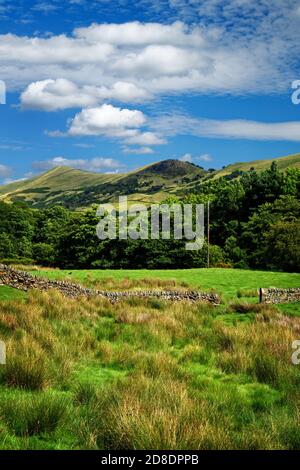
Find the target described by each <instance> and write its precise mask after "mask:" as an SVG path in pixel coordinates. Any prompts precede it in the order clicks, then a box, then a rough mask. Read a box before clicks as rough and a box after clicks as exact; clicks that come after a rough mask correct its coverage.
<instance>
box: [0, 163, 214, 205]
mask: <svg viewBox="0 0 300 470" xmlns="http://www.w3.org/2000/svg"><path fill="white" fill-rule="evenodd" d="M206 174H207V172H206V171H205V170H203V169H202V168H199V167H197V166H196V165H193V164H191V163H186V162H181V161H179V160H166V161H163V162H158V163H154V164H152V165H148V166H146V167H143V168H140V169H138V170H136V171H133V172H130V173H125V174H100V173H91V172H87V171H82V170H74V169H72V168H68V167H56V168H54V169H52V170H50V171H47V172H46V173H43V174H41V175H39V176H37V177H35V178H32V179H29V180H26V181H20V182H16V183H11V184H9V185H6V186H2V187H0V200H4V201H7V202H12V201H13V202H15V201H24V202H26V203H27V204H29V205H30V206H33V207H47V206H50V205H53V204H63V205H64V206H65V207H68V208H70V209H76V208H83V207H87V206H89V205H91V204H93V203H99V202H102V203H106V202H115V201H116V200H117V197H118V196H121V195H128V196H129V200H130V201H139V202H145V203H148V204H149V203H151V202H154V201H160V200H163V199H165V198H166V197H167V196H168V195H169V194H171V193H174V192H176V190H177V189H178V188H179V187H182V186H183V185H185V184H188V183H191V182H193V181H197V182H199V180H200V179H201V178H203V177H204V176H206Z"/></svg>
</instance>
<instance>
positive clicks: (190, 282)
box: [33, 268, 300, 299]
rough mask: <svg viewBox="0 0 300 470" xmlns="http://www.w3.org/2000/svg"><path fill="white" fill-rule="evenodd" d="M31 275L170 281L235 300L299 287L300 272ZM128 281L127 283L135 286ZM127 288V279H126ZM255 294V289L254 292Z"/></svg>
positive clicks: (61, 272) (217, 270)
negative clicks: (242, 294) (262, 289)
mask: <svg viewBox="0 0 300 470" xmlns="http://www.w3.org/2000/svg"><path fill="white" fill-rule="evenodd" d="M33 274H36V275H42V276H47V277H48V278H49V279H69V280H73V281H74V280H75V281H78V282H81V283H83V284H87V285H93V284H97V285H98V287H99V288H101V285H103V286H104V287H105V288H107V287H108V284H109V281H116V282H111V285H112V288H114V287H115V285H114V284H115V283H117V284H118V285H120V282H121V281H124V280H127V279H128V280H131V281H139V280H145V281H146V280H147V279H148V280H153V279H154V280H157V279H160V280H162V281H170V280H174V281H176V282H177V283H183V284H184V285H186V286H188V287H190V288H195V289H203V290H211V289H214V290H216V291H217V292H218V293H219V294H221V295H223V296H224V298H225V299H234V298H236V297H237V294H238V292H239V291H241V292H243V291H249V290H251V291H256V290H257V289H258V288H260V287H283V288H285V287H299V286H300V274H296V273H295V274H294V273H292V274H291V273H279V272H270V271H251V270H249V271H247V270H243V269H221V268H212V269H178V270H176V269H169V270H168V269H165V270H147V269H140V270H113V269H108V270H73V271H64V270H50V271H46V270H43V271H35V272H33ZM134 285H135V283H134V282H133V283H131V284H130V286H131V287H132V286H134ZM125 288H126V282H125ZM253 294H254V296H256V292H253Z"/></svg>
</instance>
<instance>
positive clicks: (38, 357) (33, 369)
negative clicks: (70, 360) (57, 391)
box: [2, 336, 49, 390]
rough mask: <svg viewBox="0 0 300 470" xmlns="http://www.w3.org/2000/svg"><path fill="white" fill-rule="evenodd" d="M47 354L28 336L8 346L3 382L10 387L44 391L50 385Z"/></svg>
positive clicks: (11, 342)
mask: <svg viewBox="0 0 300 470" xmlns="http://www.w3.org/2000/svg"><path fill="white" fill-rule="evenodd" d="M48 380H49V377H48V375H47V369H46V361H45V353H44V352H43V350H42V349H41V348H40V347H39V346H38V344H37V343H36V342H35V341H34V340H32V339H31V338H30V337H28V336H24V337H23V338H21V339H20V340H19V341H10V342H9V343H8V345H7V364H6V366H5V368H4V370H3V371H2V381H3V382H4V383H5V384H6V385H8V386H9V387H18V388H23V389H28V390H42V389H44V388H45V387H46V386H47V384H48Z"/></svg>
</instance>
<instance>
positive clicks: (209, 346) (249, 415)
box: [0, 292, 300, 449]
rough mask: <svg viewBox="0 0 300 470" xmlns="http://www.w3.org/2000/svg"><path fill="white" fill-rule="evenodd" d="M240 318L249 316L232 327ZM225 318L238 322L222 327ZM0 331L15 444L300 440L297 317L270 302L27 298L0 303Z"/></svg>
mask: <svg viewBox="0 0 300 470" xmlns="http://www.w3.org/2000/svg"><path fill="white" fill-rule="evenodd" d="M242 313H247V314H248V313H250V314H252V315H249V321H247V322H241V321H240V322H239V321H238V319H239V317H243V318H244V317H245V315H243V314H242ZM232 316H234V317H236V318H237V321H236V323H235V325H233V324H228V323H227V322H224V319H226V317H229V318H231V317H232ZM0 326H1V331H2V334H3V335H4V336H5V341H6V345H7V365H6V366H4V367H3V368H1V376H0V379H1V382H0V428H1V429H2V428H3V429H4V430H5V433H6V435H8V436H9V438H10V439H12V440H13V439H15V438H17V439H19V441H18V442H21V444H20V446H21V445H22V446H23V447H26V448H34V446H35V447H36V446H38V445H43V444H42V441H43V443H45V442H46V443H47V444H49V446H50V447H51V448H61V447H66V448H70V447H75V448H83V449H115V448H118V449H153V448H156V449H167V448H168V449H231V448H232V449H261V448H265V449H282V448H283V449H285V448H293V449H294V448H297V446H299V445H300V440H299V433H298V431H297V427H296V423H297V420H298V417H299V416H298V411H297V410H298V408H299V386H300V380H299V369H297V367H295V366H293V365H292V364H291V361H290V356H291V352H292V351H291V349H290V348H291V344H292V342H293V340H295V339H298V337H299V336H298V334H299V331H300V321H299V319H297V318H288V317H286V316H282V315H280V313H279V311H277V310H276V308H274V307H268V306H265V305H263V306H260V305H259V306H258V305H255V304H243V303H239V304H236V305H231V306H226V305H223V306H219V307H216V308H214V307H212V306H208V305H202V304H190V303H182V302H181V303H176V302H174V303H161V302H156V301H154V302H152V301H147V299H139V301H138V302H136V303H134V302H133V303H131V302H127V301H124V302H119V303H118V304H115V305H111V304H110V303H108V302H107V300H106V299H101V298H95V299H90V300H86V299H78V300H76V301H74V300H71V299H65V298H63V297H62V296H61V295H60V294H59V293H55V292H51V294H50V293H46V292H43V293H39V292H33V293H30V295H29V297H28V300H27V301H26V302H22V303H18V302H9V303H0ZM33 438H34V439H35V440H34V441H33V440H32V439H33ZM36 439H38V440H36ZM39 439H40V440H39ZM5 442H6V441H3V442H2V441H1V436H0V444H1V445H2V447H3V448H5V446H6V443H5Z"/></svg>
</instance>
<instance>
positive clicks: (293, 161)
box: [214, 153, 300, 178]
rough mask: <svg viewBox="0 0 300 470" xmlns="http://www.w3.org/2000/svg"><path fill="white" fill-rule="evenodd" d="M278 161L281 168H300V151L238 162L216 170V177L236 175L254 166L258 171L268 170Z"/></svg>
mask: <svg viewBox="0 0 300 470" xmlns="http://www.w3.org/2000/svg"><path fill="white" fill-rule="evenodd" d="M273 161H276V163H277V166H278V168H279V169H280V170H286V169H287V168H290V167H292V168H300V153H297V154H294V155H288V156H287V157H281V158H272V159H268V160H253V161H251V162H243V163H241V162H237V163H233V164H231V165H228V166H226V167H225V168H222V169H221V170H218V171H216V172H215V174H214V177H215V178H220V177H221V176H230V175H233V176H234V175H235V174H237V173H238V172H246V171H249V170H251V169H252V168H254V169H255V170H256V171H262V170H266V169H267V168H270V166H271V163H272V162H273Z"/></svg>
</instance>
